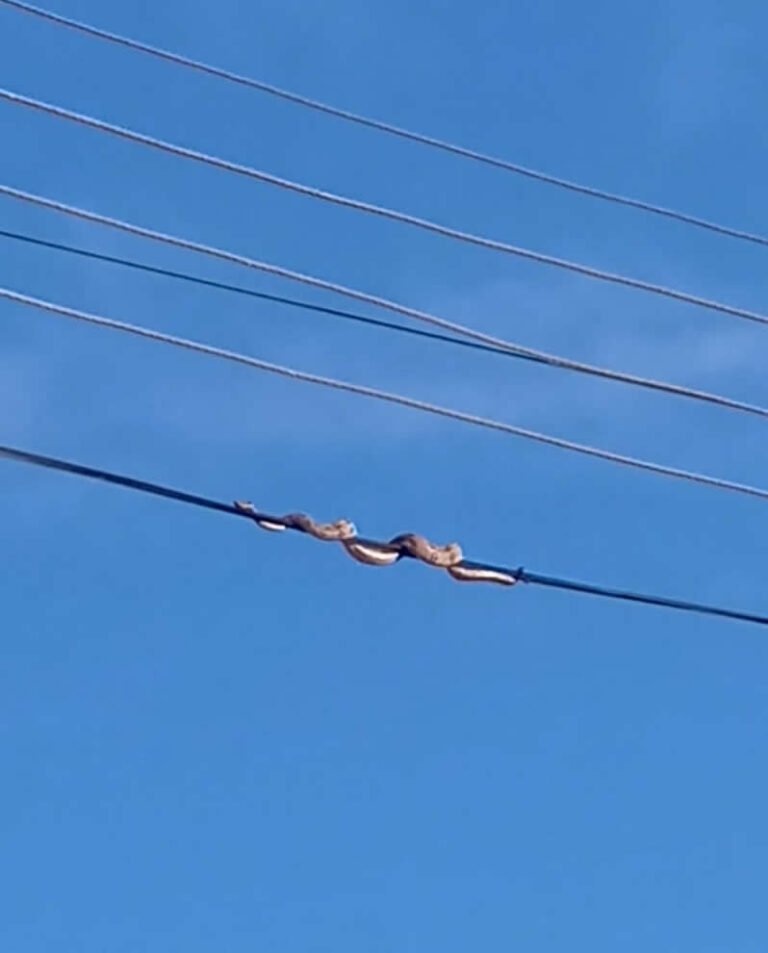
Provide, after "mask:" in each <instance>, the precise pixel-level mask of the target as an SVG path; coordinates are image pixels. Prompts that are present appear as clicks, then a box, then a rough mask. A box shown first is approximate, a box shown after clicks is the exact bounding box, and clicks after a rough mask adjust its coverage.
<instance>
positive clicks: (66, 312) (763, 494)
mask: <svg viewBox="0 0 768 953" xmlns="http://www.w3.org/2000/svg"><path fill="white" fill-rule="evenodd" d="M0 298H2V299H5V300H8V301H13V302H15V303H16V304H21V305H24V306H26V307H32V308H37V309H38V310H42V311H47V312H49V313H50V314H56V315H59V316H61V317H65V318H71V319H73V320H76V321H83V322H85V323H87V324H93V325H96V326H98V327H104V328H109V329H111V330H113V331H121V332H123V333H126V334H133V335H136V336H137V337H142V338H147V339H148V340H151V341H156V342H159V343H162V344H169V345H171V346H173V347H179V348H183V349H185V350H188V351H196V352H198V353H200V354H206V355H208V356H209V357H217V358H221V359H223V360H227V361H233V362H235V363H237V364H244V365H245V366H247V367H252V368H255V369H257V370H260V371H267V372H268V373H270V374H276V375H278V376H280V377H287V378H289V379H291V380H295V381H304V382H305V383H308V384H317V385H319V386H321V387H329V388H331V389H333V390H339V391H344V392H345V393H349V394H357V395H359V396H362V397H371V398H373V399H374V400H381V401H385V402H387V403H390V404H397V405H398V406H400V407H409V408H411V409H412V410H419V411H422V412H424V413H428V414H434V415H435V416H438V417H445V418H447V419H449V420H458V421H460V422H462V423H466V424H471V425H473V426H475V427H483V428H487V429H489V430H495V431H497V432H500V433H506V434H511V435H513V436H516V437H523V438H525V439H526V440H533V441H536V442H537V443H543V444H547V445H548V446H551V447H559V448H560V449H561V450H570V451H572V452H574V453H579V454H583V455H584V456H588V457H595V458H597V459H600V460H607V461H609V462H611V463H617V464H620V465H622V466H627V467H633V468H635V469H637V470H644V471H646V472H649V473H656V474H658V475H660V476H666V477H672V478H674V479H678V480H686V481H688V482H691V483H697V484H700V485H702V486H709V487H713V488H715V489H718V490H727V491H729V492H733V493H743V494H746V495H748V496H753V497H758V498H759V499H768V490H766V489H762V488H760V487H756V486H751V485H749V484H746V483H736V482H734V481H732V480H725V479H721V478H720V477H713V476H708V475H707V474H704V473H697V472H695V471H691V470H681V469H678V468H676V467H667V466H663V465H662V464H658V463H653V462H651V461H649V460H642V459H640V458H638V457H630V456H625V455H623V454H619V453H614V452H612V451H610V450H602V449H600V448H599V447H593V446H590V445H589V444H582V443H576V442H574V441H572V440H565V439H563V438H561V437H553V436H550V435H549V434H544V433H540V432H539V431H537V430H528V429H526V428H524V427H517V426H515V425H514V424H508V423H505V422H503V421H500V420H495V419H493V418H489V417H480V416H478V415H476V414H469V413H464V412H463V411H459V410H454V409H452V408H450V407H443V406H441V405H439V404H432V403H429V402H427V401H423V400H416V399H415V398H413V397H405V396H403V395H402V394H396V393H391V392H390V391H384V390H379V389H377V388H374V387H368V386H365V385H363V384H352V383H349V382H347V381H341V380H337V379H336V378H332V377H323V376H321V375H319V374H310V373H308V372H306V371H299V370H296V369H295V368H292V367H285V366H283V365H280V364H273V363H271V362H270V361H263V360H261V359H259V358H255V357H250V356H249V355H246V354H240V353H238V352H237V351H229V350H226V349H225V348H219V347H213V346H212V345H209V344H202V343H200V342H198V341H192V340H190V339H188V338H181V337H177V336H176V335H173V334H165V333H163V332H162V331H156V330H154V329H152V328H145V327H142V326H141V325H136V324H128V323H126V322H124V321H116V320H114V319H113V318H106V317H102V316H101V315H95V314H89V313H88V312H85V311H79V310H77V309H75V308H67V307H64V306H63V305H58V304H54V303H53V302H50V301H43V300H41V299H39V298H32V297H30V296H29V295H24V294H20V293H19V292H16V291H11V290H9V289H7V288H0Z"/></svg>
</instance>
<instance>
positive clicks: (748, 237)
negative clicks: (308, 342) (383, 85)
mask: <svg viewBox="0 0 768 953" xmlns="http://www.w3.org/2000/svg"><path fill="white" fill-rule="evenodd" d="M0 3H4V4H5V6H7V7H13V8H14V9H16V10H19V11H21V12H23V13H28V14H32V15H33V16H36V17H39V18H41V19H43V20H48V21H50V22H52V23H56V24H58V25H60V26H65V27H68V28H70V29H73V30H77V31H79V32H80V33H84V34H86V35H88V36H92V37H96V38H97V39H101V40H107V41H108V42H110V43H115V44H117V45H119V46H123V47H127V48H128V49H131V50H136V51H139V52H141V53H147V54H149V55H150V56H154V57H156V58H158V59H161V60H166V61H167V62H170V63H175V64H176V65H179V66H184V67H188V68H190V69H193V70H197V71H198V72H201V73H207V74H208V75H210V76H216V77H218V78H219V79H225V80H228V81H229V82H232V83H236V84H238V85H240V86H245V87H248V88H250V89H254V90H257V91H259V92H262V93H267V94H268V95H270V96H275V97H277V98H279V99H282V100H285V101H287V102H291V103H294V104H296V105H299V106H304V107H307V108H309V109H313V110H315V111H317V112H320V113H324V114H326V115H329V116H334V117H336V118H337V119H343V120H346V121H347V122H351V123H355V124H356V125H358V126H364V127H367V128H369V129H376V130H378V131H379V132H384V133H387V134H388V135H392V136H397V137H399V138H400V139H405V140H409V141H411V142H416V143H420V144H421V145H425V146H429V147H431V148H433V149H438V150H440V151H442V152H447V153H451V154H453V155H457V156H460V157H462V158H464V159H471V160H474V161H476V162H480V163H483V164H484V165H488V166H493V167H495V168H497V169H503V170H504V171H506V172H513V173H515V174H517V175H522V176H525V177H526V178H529V179H533V180H536V181H538V182H544V183H546V184H548V185H554V186H557V187H558V188H562V189H566V190H568V191H570V192H576V193H578V194H581V195H587V196H589V197H591V198H596V199H601V200H603V201H606V202H611V203H614V204H616V205H623V206H627V207H629V208H634V209H639V210H640V211H643V212H649V213H651V214H653V215H659V216H662V217H664V218H668V219H673V220H674V221H677V222H682V223H683V224H686V225H693V226H695V227H696V228H702V229H706V230H707V231H710V232H715V233H717V234H720V235H727V236H729V237H731V238H736V239H741V240H742V241H748V242H753V243H755V244H758V245H768V238H766V237H765V236H764V235H758V234H755V233H754V232H748V231H745V230H743V229H739V228H733V227H731V226H728V225H721V224H720V223H718V222H712V221H710V220H708V219H704V218H701V217H700V216H697V215H691V214H689V213H687V212H680V211H678V210H676V209H671V208H666V207H664V206H662V205H655V204H653V203H651V202H645V201H643V200H642V199H635V198H632V197H630V196H626V195H619V194H617V193H615V192H609V191H606V190H605V189H598V188H594V187H593V186H589V185H583V184H581V183H578V182H572V181H570V180H569V179H565V178H562V177H560V176H556V175H551V174H550V173H548V172H542V171H541V170H538V169H531V168H528V167H527V166H524V165H520V164H518V163H515V162H510V161H509V160H507V159H502V158H500V157H498V156H493V155H489V154H487V153H484V152H480V151H478V150H476V149H470V148H467V147H466V146H461V145H457V144H456V143H452V142H446V141H445V140H443V139H438V138H436V137H435V136H429V135H426V134H424V133H420V132H414V131H412V130H409V129H404V128H402V127H401V126H397V125H394V124H393V123H388V122H384V121H382V120H379V119H373V118H371V117H369V116H363V115H360V114H359V113H355V112H352V111H351V110H348V109H341V108H339V107H338V106H332V105H330V104H329V103H324V102H320V101H319V100H317V99H312V98H311V97H309V96H302V95H300V94H299V93H294V92H291V91H290V90H287V89H282V88H281V87H279V86H275V85H273V84H272V83H266V82H264V81H262V80H257V79H253V78H252V77H249V76H243V75H242V74H239V73H235V72H233V71H231V70H227V69H222V68H221V67H218V66H213V65H211V64H210V63H204V62H201V61H200V60H195V59H193V58H192V57H189V56H184V55H182V54H180V53H174V52H172V51H171V50H164V49H161V48H160V47H157V46H152V45H151V44H149V43H143V42H141V41H140V40H134V39H131V38H130V37H126V36H121V35H119V34H117V33H112V32H111V31H109V30H103V29H101V28H99V27H95V26H92V25H91V24H88V23H83V22H81V21H78V20H74V19H72V18H70V17H65V16H62V15H61V14H57V13H53V12H52V11H50V10H44V9H42V8H40V7H36V6H33V5H32V4H31V3H23V2H21V0H0Z"/></svg>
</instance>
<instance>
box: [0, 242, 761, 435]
mask: <svg viewBox="0 0 768 953" xmlns="http://www.w3.org/2000/svg"><path fill="white" fill-rule="evenodd" d="M0 237H2V238H9V239H13V240H14V241H20V242H24V243H27V244H30V245H35V246H40V247H42V248H49V249H52V250H55V251H61V252H66V253H68V254H72V255H78V256H80V257H82V258H88V259H93V260H95V261H100V262H105V263H108V264H112V265H119V266H121V267H125V268H131V269H133V270H136V271H142V272H147V273H149V274H153V275H160V276H162V277H166V278H173V279H176V280H179V281H184V282H189V283H192V284H196V285H202V286H204V287H208V288H214V289H216V290H219V291H229V292H233V293H235V294H239V295H245V296H247V297H249V298H256V299H258V300H261V301H269V302H271V303H274V304H280V305H286V306H289V307H293V308H299V309H302V310H305V311H312V312H316V313H319V314H324V315H329V316H333V317H338V318H343V319H345V320H348V321H354V322H357V323H360V324H366V325H371V326H373V327H376V328H380V329H384V330H388V331H394V332H397V333H401V334H409V335H413V336H415V337H420V338H426V339H427V340H431V341H439V342H441V343H444V344H452V345H456V346H459V347H465V348H471V349H474V350H477V351H483V352H486V353H489V354H496V355H499V356H501V357H514V358H520V359H523V360H528V361H532V362H534V363H537V364H544V365H546V366H549V367H558V368H560V369H563V370H572V371H577V372H579V373H583V374H589V375H592V376H595V377H600V378H604V379H608V380H613V381H618V382H620V383H626V384H633V385H635V386H638V387H643V388H647V389H650V390H655V391H661V392H662V393H668V394H672V395H674V396H678V397H687V398H691V399H694V400H699V401H703V402H706V403H711V404H716V405H719V406H722V407H726V408H728V409H731V410H739V411H743V412H745V413H750V414H755V415H757V416H760V417H768V408H765V407H760V406H757V405H755V404H749V403H746V402H744V401H740V400H734V399H732V398H730V397H723V396H722V395H720V394H712V393H709V392H707V391H701V390H696V389H693V388H690V387H682V386H680V385H677V384H670V383H667V382H665V381H656V380H653V379H650V378H644V377H638V376H637V375H634V374H624V373H621V372H619V371H613V370H608V369H607V368H601V367H594V366H592V365H586V364H582V363H580V362H577V361H569V360H568V359H567V358H561V357H556V356H554V355H550V354H547V353H546V352H544V351H535V350H533V349H532V348H522V346H519V345H512V346H510V347H509V348H507V349H505V348H501V347H498V346H492V345H489V344H481V343H479V342H476V341H470V340H462V339H461V338H456V337H451V336H449V335H447V334H438V333H436V332H433V331H425V330H422V329H421V328H410V327H407V326H406V325H403V324H396V323H394V322H392V321H382V320H380V319H378V318H372V317H369V316H367V315H362V314H356V313H353V312H350V311H343V310H341V309H338V308H328V307H325V306H323V305H318V304H313V303H311V302H308V301H300V300H297V299H295V298H287V297H284V296H282V295H274V294H268V293H266V292H263V291H254V290H252V289H250V288H244V287H242V286H240V285H232V284H227V283H225V282H220V281H213V280H211V279H207V278H200V277H198V276H197V275H192V274H190V273H188V272H180V271H174V270H171V269H168V268H159V267H156V266H153V265H147V264H145V263H143V262H138V261H135V260H132V259H129V258H122V257H118V256H114V255H105V254H102V253H99V252H95V251H91V250H89V249H85V248H78V247H76V246H73V245H65V244H63V243H60V242H52V241H47V240H45V239H42V238H37V237H33V236H31V235H22V234H20V233H19V232H9V231H6V230H4V229H0ZM511 347H514V348H515V350H512V349H511ZM518 347H520V350H517V348H518Z"/></svg>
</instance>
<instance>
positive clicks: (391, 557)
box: [234, 500, 519, 586]
mask: <svg viewBox="0 0 768 953" xmlns="http://www.w3.org/2000/svg"><path fill="white" fill-rule="evenodd" d="M234 505H235V508H236V509H237V510H238V511H239V512H240V513H243V514H244V515H246V516H249V517H250V518H251V519H252V520H253V521H254V522H255V523H256V524H257V525H258V526H259V527H261V529H264V530H268V531H269V532H283V531H284V530H286V529H295V530H299V531H300V532H303V533H306V534H307V535H308V536H312V537H313V538H314V539H319V540H321V541H323V542H338V543H341V544H342V546H343V547H344V549H345V550H346V552H347V553H348V554H349V555H350V556H351V557H352V558H353V559H355V560H357V562H360V563H363V564H364V565H366V566H391V565H393V563H396V562H397V561H398V560H400V559H403V558H404V557H411V558H412V559H416V560H418V561H419V562H422V563H424V564H425V565H428V566H434V567H435V568H437V569H445V570H447V572H448V573H449V574H450V576H451V577H452V578H453V579H456V580H457V581H458V582H494V583H498V584H499V585H502V586H513V585H515V583H516V582H518V581H519V580H518V579H517V578H516V577H515V576H514V575H511V574H510V573H505V572H501V571H498V570H494V569H488V568H483V567H474V566H467V565H463V558H464V556H463V553H462V549H461V546H459V544H458V543H448V544H447V545H445V546H438V545H436V544H435V543H431V542H430V541H429V540H428V539H427V538H426V537H424V536H420V535H418V534H417V533H402V534H400V535H399V536H395V537H393V538H392V539H391V540H389V541H388V542H378V541H375V540H368V539H361V538H359V537H358V536H357V530H356V528H355V524H354V523H352V522H351V521H350V520H346V519H340V520H336V521H335V522H333V523H318V522H316V521H315V520H313V519H312V517H311V516H308V515H307V514H306V513H289V514H288V515H287V516H278V517H274V516H273V517H270V516H265V515H263V514H261V513H259V511H258V510H257V509H256V507H255V506H254V505H253V504H252V503H248V502H244V501H241V500H236V501H235V504H234Z"/></svg>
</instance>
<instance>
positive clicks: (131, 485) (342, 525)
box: [0, 446, 768, 625]
mask: <svg viewBox="0 0 768 953" xmlns="http://www.w3.org/2000/svg"><path fill="white" fill-rule="evenodd" d="M0 457H2V458H5V459H6V460H12V461H15V462H17V463H24V464H29V465H32V466H37V467H43V468H45V469H49V470H56V471H58V472H61V473H69V474H72V475H75V476H79V477H84V478H86V479H90V480H99V481H102V482H105V483H110V484H112V485H115V486H122V487H125V488H127V489H130V490H135V491H137V492H140V493H147V494H150V495H152V496H158V497H162V498H164V499H170V500H176V501H177V502H180V503H186V504H188V505H191V506H197V507H201V508H203V509H207V510H212V511H214V512H217V513H226V514H228V515H230V516H239V517H244V518H246V519H249V520H252V521H253V522H255V523H256V524H257V525H258V526H260V527H261V528H262V529H266V530H272V531H283V530H294V531H296V532H299V533H304V534H306V535H309V536H312V537H314V538H315V539H320V540H322V541H325V542H328V541H335V542H338V543H339V545H341V546H342V547H343V548H344V549H345V550H346V552H347V553H348V554H349V555H350V556H352V557H353V558H354V559H355V560H356V561H358V562H362V563H364V564H366V565H369V566H391V565H393V564H394V563H396V562H399V561H400V560H401V559H416V560H418V561H419V562H422V563H424V564H425V565H428V566H432V567H436V568H440V569H445V571H446V572H447V573H448V574H449V575H450V576H451V577H452V578H453V579H455V580H457V581H460V582H489V583H496V584H499V585H503V586H514V585H515V584H516V583H527V584H529V585H535V586H545V587H547V588H550V589H563V590H565V591H568V592H580V593H584V594H586V595H591V596H600V597H602V598H606V599H615V600H619V601H622V602H634V603H641V604H644V605H651V606H657V607H660V608H665V609H676V610H679V611H683V612H692V613H699V614H702V615H709V616H717V617H720V618H725V619H731V620H735V621H740V622H750V623H753V624H755V625H768V616H765V615H758V614H755V613H751V612H743V611H741V610H736V609H727V608H724V607H722V606H712V605H705V604H703V603H698V602H689V601H685V600H681V599H669V598H666V597H665V596H656V595H649V594H646V593H639V592H632V591H628V590H621V589H611V588H607V587H604V586H597V585H594V584H592V583H583V582H576V581H573V580H569V579H560V578H557V577H555V576H544V575H541V574H539V573H535V572H530V571H528V570H527V569H524V568H522V567H520V568H517V569H512V568H509V567H505V566H494V565H492V564H490V563H483V562H475V561H473V560H468V559H463V558H462V553H461V547H459V546H458V544H456V543H451V544H449V545H448V546H437V545H435V544H433V543H430V542H429V540H427V539H425V538H424V537H422V536H418V535H417V534H414V533H406V534H402V535H400V536H396V537H394V538H393V539H391V540H389V541H388V542H387V541H380V540H373V539H365V538H362V537H358V536H357V531H356V530H355V529H354V524H353V523H351V522H350V521H349V520H338V521H336V522H335V523H317V522H315V520H313V519H312V518H311V517H309V516H307V515H306V514H305V513H293V514H290V515H289V516H273V515H271V514H268V513H263V512H261V511H259V510H257V509H256V507H254V506H253V504H252V503H247V502H243V501H236V502H234V503H231V504H229V503H223V502H221V501H219V500H213V499H210V498H209V497H204V496H198V495H196V494H192V493H185V492H183V491H181V490H177V489H174V488H172V487H167V486H162V485H160V484H157V483H150V482H148V481H146V480H137V479H134V478H133V477H127V476H123V475H121V474H118V473H112V472H110V471H108V470H102V469H97V468H94V467H86V466H83V465H82V464H78V463H72V462H70V461H67V460H61V459H57V458H55V457H48V456H43V455H42V454H38V453H30V452H29V451H26V450H19V449H17V448H15V447H9V446H0ZM457 558H458V559H459V560H460V561H458V562H457V561H456V559H457Z"/></svg>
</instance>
